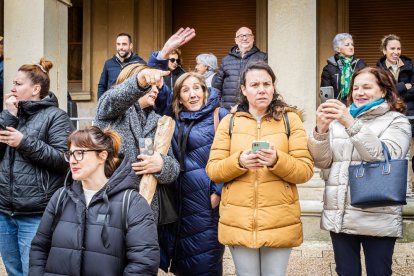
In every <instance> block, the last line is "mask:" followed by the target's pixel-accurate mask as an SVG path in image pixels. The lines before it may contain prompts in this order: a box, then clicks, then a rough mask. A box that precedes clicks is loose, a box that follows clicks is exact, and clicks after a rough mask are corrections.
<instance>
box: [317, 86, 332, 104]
mask: <svg viewBox="0 0 414 276" xmlns="http://www.w3.org/2000/svg"><path fill="white" fill-rule="evenodd" d="M319 97H320V99H321V103H324V102H326V101H327V100H329V99H334V89H333V87H332V86H323V87H321V88H320V90H319Z"/></svg>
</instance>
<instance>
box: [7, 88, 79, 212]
mask: <svg viewBox="0 0 414 276" xmlns="http://www.w3.org/2000/svg"><path fill="white" fill-rule="evenodd" d="M0 125H2V126H10V127H14V128H15V129H17V130H19V131H20V132H21V133H22V134H23V139H22V141H21V143H20V145H19V146H18V147H17V148H11V147H9V146H7V145H6V144H3V143H0V212H3V213H6V214H8V215H28V214H42V213H43V211H44V210H45V208H46V205H47V202H48V201H49V199H50V197H51V196H52V195H53V193H54V192H55V191H56V190H57V189H58V188H59V187H61V186H62V184H63V180H64V178H65V173H66V171H67V170H68V163H67V162H66V161H65V159H64V158H63V151H65V150H66V149H67V138H68V136H69V134H70V133H71V132H72V131H73V125H72V123H71V121H70V120H69V116H68V115H67V114H66V112H64V111H63V110H61V109H59V108H58V100H57V98H56V96H55V95H54V94H53V93H50V94H49V95H48V96H46V97H45V98H43V99H42V100H39V101H25V102H23V101H22V102H20V103H19V112H18V117H15V116H13V115H12V114H11V113H10V112H9V111H7V110H4V111H3V112H1V113H0Z"/></svg>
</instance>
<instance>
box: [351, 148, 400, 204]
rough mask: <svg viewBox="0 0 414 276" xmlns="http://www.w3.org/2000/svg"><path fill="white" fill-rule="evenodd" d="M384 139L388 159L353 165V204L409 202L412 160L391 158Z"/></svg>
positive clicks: (385, 156) (385, 155) (385, 154)
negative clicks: (408, 174)
mask: <svg viewBox="0 0 414 276" xmlns="http://www.w3.org/2000/svg"><path fill="white" fill-rule="evenodd" d="M381 143H382V147H383V149H384V158H385V160H384V161H376V162H364V161H362V162H361V164H359V165H351V166H349V169H348V170H349V187H350V192H351V205H352V206H355V207H378V206H389V205H406V204H407V201H406V192H407V170H408V160H406V159H391V156H390V152H389V150H388V148H387V146H386V145H385V143H384V142H381Z"/></svg>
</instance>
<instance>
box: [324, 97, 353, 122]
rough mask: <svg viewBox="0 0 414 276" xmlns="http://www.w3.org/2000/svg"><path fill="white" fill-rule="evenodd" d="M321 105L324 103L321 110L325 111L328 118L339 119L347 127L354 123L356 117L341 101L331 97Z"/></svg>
mask: <svg viewBox="0 0 414 276" xmlns="http://www.w3.org/2000/svg"><path fill="white" fill-rule="evenodd" d="M321 105H323V108H322V110H321V111H322V112H324V113H325V117H326V118H327V119H334V120H337V121H338V122H339V123H340V124H341V125H343V126H344V127H345V128H349V127H350V126H351V125H352V124H353V123H354V121H355V119H354V118H353V117H352V116H351V114H350V113H349V111H348V108H347V107H346V105H344V104H343V103H342V102H341V101H338V100H335V99H330V100H327V101H326V102H325V103H323V104H321Z"/></svg>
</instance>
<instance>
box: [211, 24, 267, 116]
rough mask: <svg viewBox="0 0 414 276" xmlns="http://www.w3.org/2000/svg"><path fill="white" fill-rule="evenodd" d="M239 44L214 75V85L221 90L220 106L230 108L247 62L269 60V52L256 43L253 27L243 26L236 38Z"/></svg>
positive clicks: (224, 59)
mask: <svg viewBox="0 0 414 276" xmlns="http://www.w3.org/2000/svg"><path fill="white" fill-rule="evenodd" d="M234 41H235V42H236V44H237V45H235V46H233V48H231V49H230V52H229V53H228V55H227V56H225V57H224V58H223V61H222V63H221V66H220V70H219V71H218V73H217V74H216V75H215V76H214V79H213V81H212V84H213V87H214V88H217V89H218V90H219V91H220V106H222V107H224V108H227V109H228V110H230V108H231V106H233V105H234V104H235V103H236V101H237V97H238V94H239V91H240V73H241V72H242V71H243V69H244V67H245V66H246V64H247V63H248V62H250V61H252V60H262V61H265V62H267V54H266V53H263V52H261V51H260V50H259V48H257V47H256V46H255V45H254V35H253V32H252V30H251V29H249V28H247V27H241V28H240V29H238V30H237V32H236V37H235V39H234Z"/></svg>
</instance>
